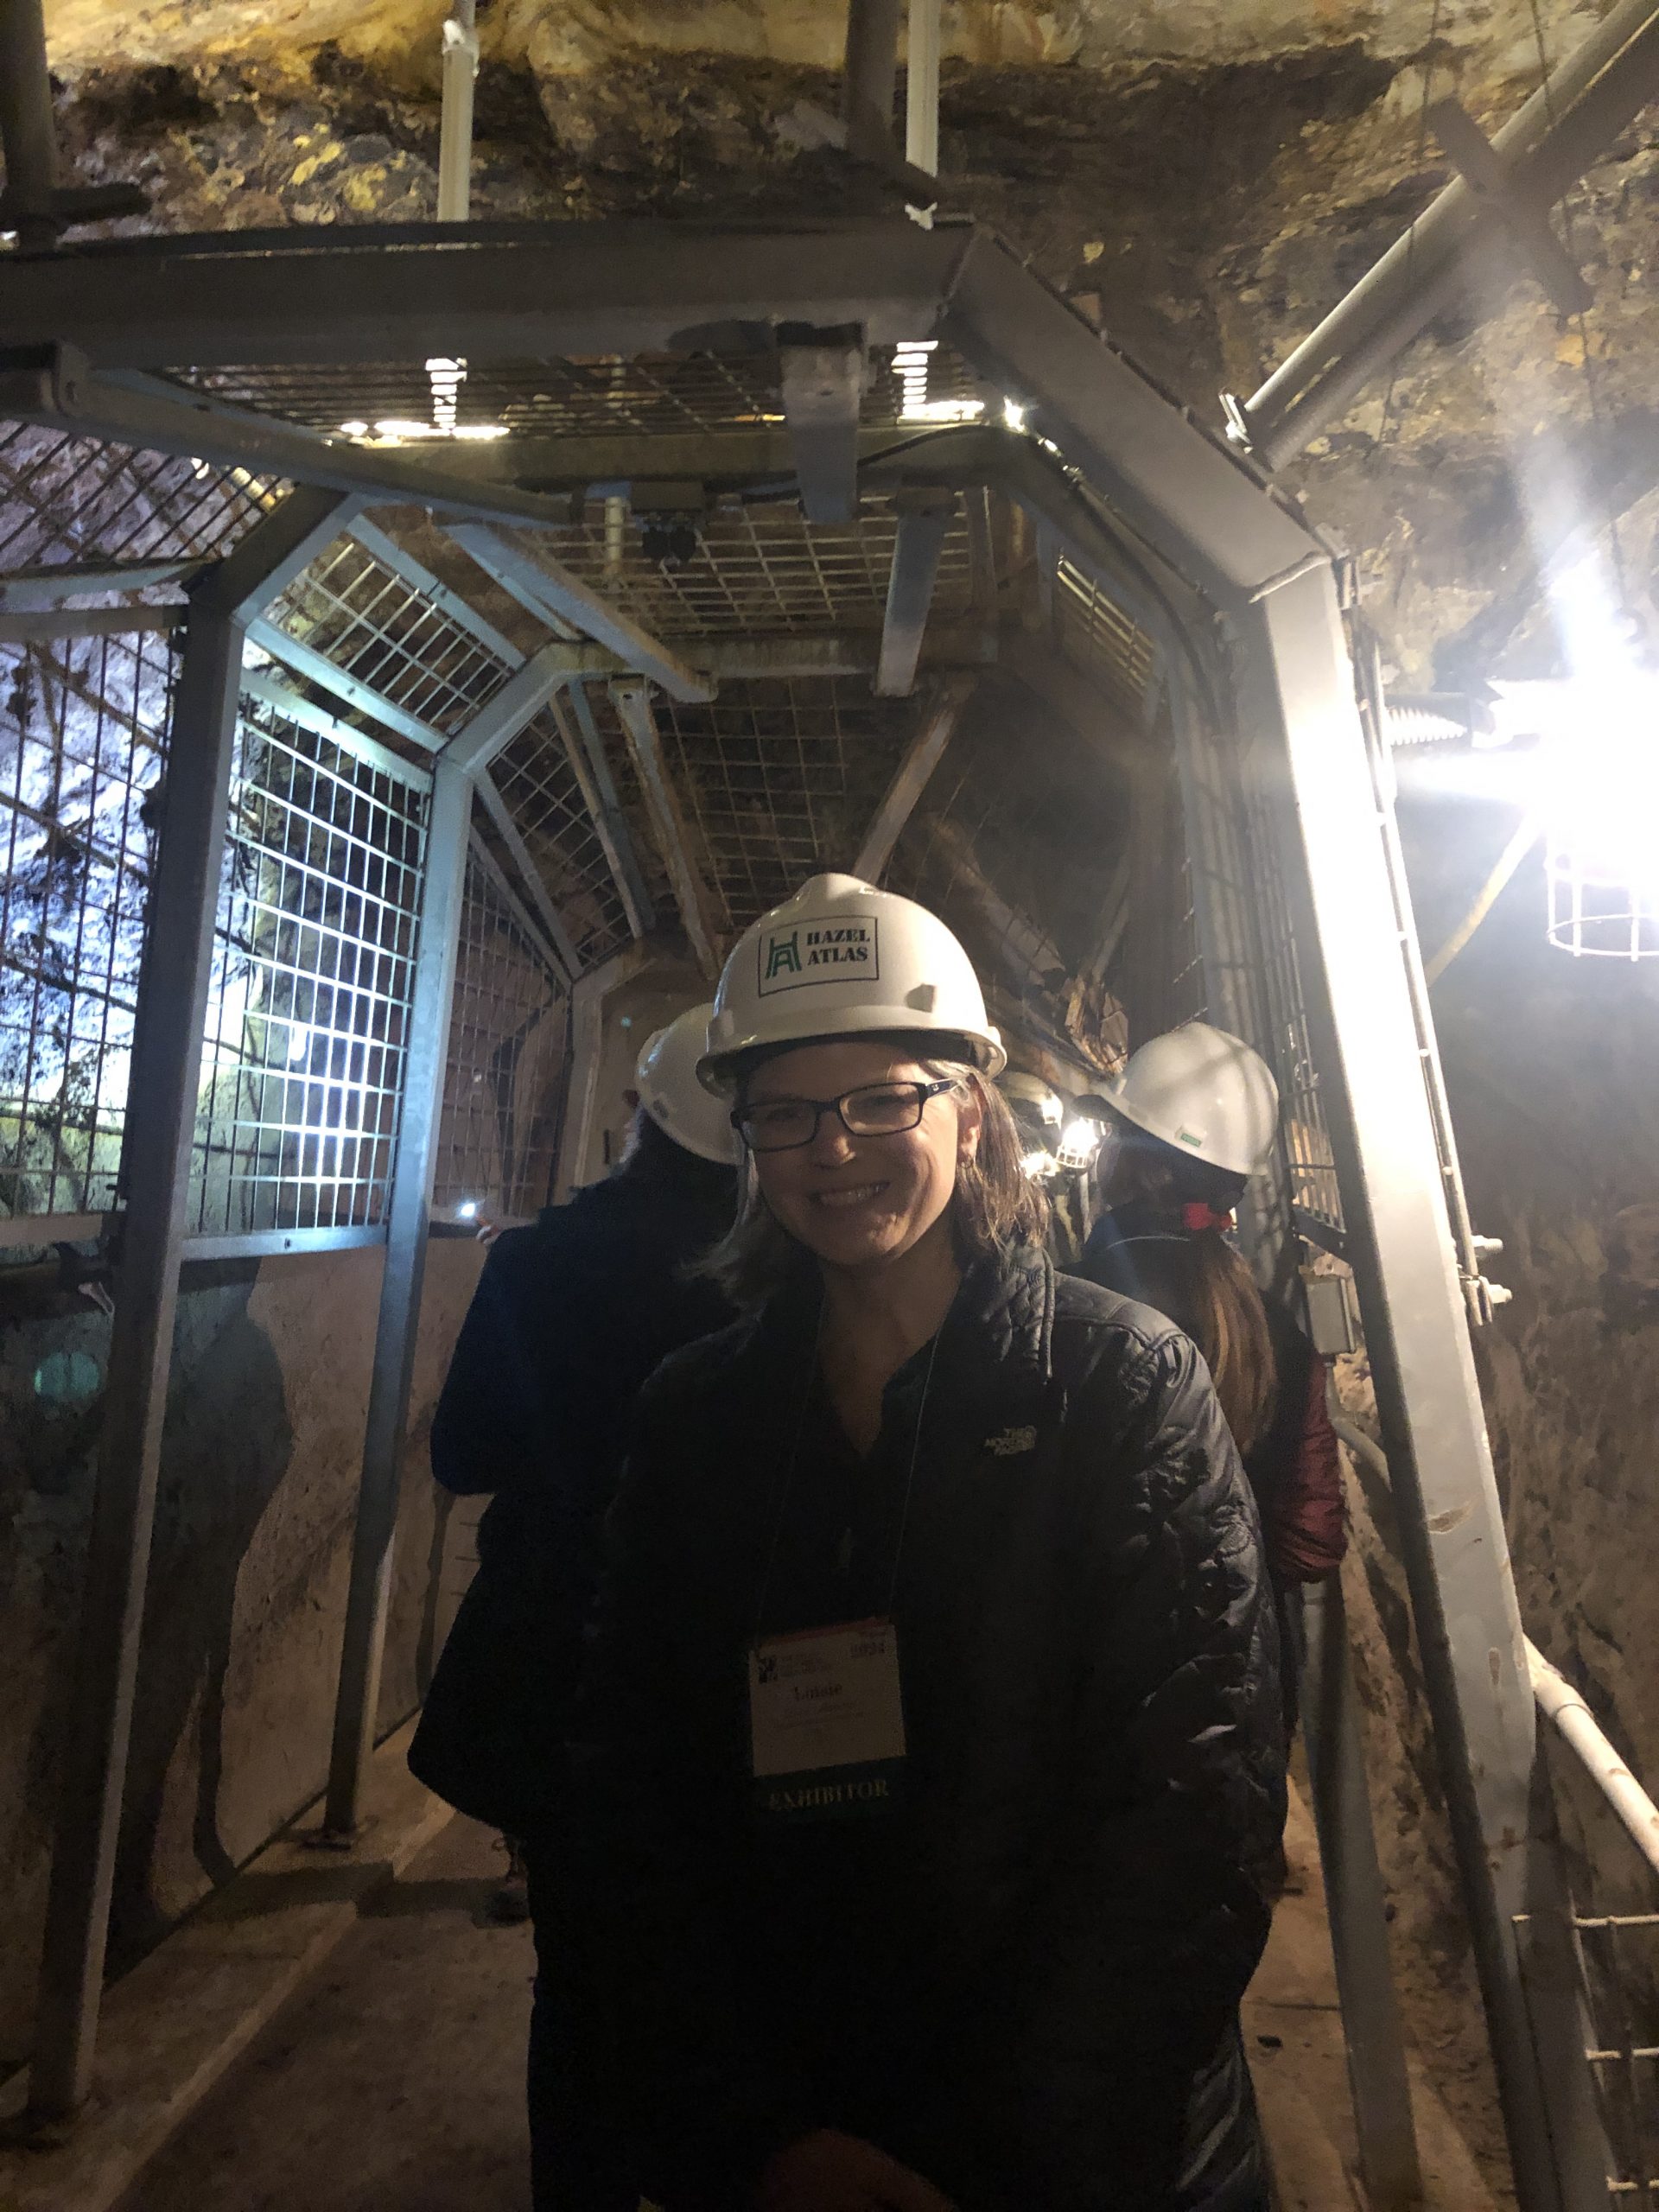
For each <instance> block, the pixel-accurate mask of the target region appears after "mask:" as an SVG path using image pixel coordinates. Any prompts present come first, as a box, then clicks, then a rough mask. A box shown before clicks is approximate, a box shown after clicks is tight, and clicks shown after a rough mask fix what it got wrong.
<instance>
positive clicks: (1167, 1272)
mask: <svg viewBox="0 0 1659 2212" xmlns="http://www.w3.org/2000/svg"><path fill="white" fill-rule="evenodd" d="M1243 1185H1244V1178H1243V1176H1237V1175H1229V1174H1227V1173H1225V1172H1224V1170H1222V1169H1219V1168H1211V1167H1206V1166H1205V1165H1204V1163H1203V1162H1201V1161H1198V1160H1188V1159H1186V1158H1185V1156H1184V1155H1183V1154H1179V1153H1177V1152H1174V1151H1173V1150H1172V1149H1171V1147H1169V1146H1167V1145H1165V1144H1160V1143H1159V1142H1158V1141H1156V1140H1155V1139H1153V1138H1148V1137H1146V1136H1144V1135H1141V1133H1140V1132H1138V1131H1136V1132H1134V1133H1128V1132H1126V1133H1125V1136H1124V1141H1121V1142H1120V1144H1119V1145H1118V1147H1116V1157H1115V1160H1114V1163H1113V1166H1112V1167H1111V1169H1110V1170H1109V1197H1110V1198H1112V1199H1114V1200H1116V1202H1118V1203H1120V1204H1121V1203H1122V1201H1123V1200H1125V1199H1127V1198H1140V1199H1141V1200H1143V1201H1145V1203H1146V1204H1147V1206H1148V1207H1149V1208H1150V1210H1151V1211H1153V1212H1154V1213H1155V1214H1157V1215H1159V1216H1160V1217H1162V1218H1164V1219H1165V1220H1166V1222H1167V1224H1168V1230H1169V1235H1170V1238H1171V1239H1172V1240H1173V1241H1172V1242H1171V1243H1170V1245H1169V1248H1168V1249H1169V1251H1170V1255H1171V1256H1170V1258H1169V1261H1168V1263H1167V1265H1166V1266H1163V1267H1160V1266H1157V1265H1154V1266H1151V1267H1149V1268H1147V1270H1146V1271H1145V1272H1146V1273H1147V1274H1148V1275H1149V1276H1150V1278H1151V1282H1150V1284H1149V1293H1150V1302H1151V1303H1152V1304H1154V1305H1155V1306H1157V1307H1158V1308H1159V1310H1160V1312H1161V1313H1167V1314H1168V1316H1169V1319H1171V1320H1172V1321H1174V1322H1176V1323H1178V1324H1179V1326H1180V1327H1182V1328H1184V1329H1185V1331H1186V1332H1187V1334H1188V1335H1189V1336H1190V1337H1191V1338H1192V1341H1193V1342H1194V1344H1197V1346H1198V1350H1199V1351H1201V1352H1202V1353H1203V1354H1204V1357H1205V1361H1206V1363H1208V1366H1209V1369H1210V1374H1211V1380H1212V1381H1213V1382H1214V1383H1215V1386H1216V1395H1217V1397H1218V1398H1219V1399H1220V1401H1221V1410H1222V1412H1223V1413H1224V1414H1225V1415H1226V1417H1227V1426H1228V1427H1229V1428H1230V1429H1231V1430H1232V1432H1233V1441H1234V1443H1235V1444H1236V1445H1237V1446H1238V1449H1239V1455H1240V1457H1241V1458H1248V1457H1249V1453H1250V1452H1253V1451H1254V1450H1255V1446H1257V1445H1258V1444H1259V1443H1261V1441H1262V1438H1263V1437H1264V1436H1265V1435H1266V1434H1267V1433H1268V1428H1269V1427H1271V1426H1272V1422H1273V1415H1274V1407H1275V1406H1276V1404H1277V1402H1278V1396H1279V1367H1278V1362H1277V1360H1276V1359H1275V1358H1274V1350H1273V1337H1272V1332H1271V1331H1270V1330H1269V1328H1268V1309H1267V1307H1266V1306H1265V1305H1264V1304H1263V1303H1262V1293H1261V1292H1260V1290H1258V1289H1257V1287H1256V1284H1255V1277H1254V1276H1253V1275H1252V1274H1251V1273H1250V1271H1249V1268H1248V1267H1246V1265H1245V1264H1244V1261H1243V1257H1242V1256H1241V1255H1240V1254H1239V1253H1238V1252H1236V1250H1235V1249H1233V1247H1232V1246H1231V1245H1230V1243H1228V1242H1227V1239H1226V1237H1225V1236H1224V1235H1223V1233H1222V1231H1221V1230H1219V1229H1216V1228H1202V1229H1187V1228H1186V1227H1185V1225H1184V1222H1183V1211H1182V1210H1183V1208H1184V1207H1185V1206H1187V1205H1206V1206H1209V1207H1211V1208H1212V1209H1213V1210H1214V1211H1216V1212H1217V1213H1230V1211H1232V1207H1233V1204H1234V1201H1235V1200H1236V1198H1237V1196H1238V1194H1239V1192H1240V1191H1241V1190H1242V1189H1243Z"/></svg>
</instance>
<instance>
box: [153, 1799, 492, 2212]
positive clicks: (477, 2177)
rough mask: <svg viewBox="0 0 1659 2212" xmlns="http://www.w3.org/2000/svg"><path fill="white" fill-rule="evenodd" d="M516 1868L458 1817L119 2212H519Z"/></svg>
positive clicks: (228, 2077)
mask: <svg viewBox="0 0 1659 2212" xmlns="http://www.w3.org/2000/svg"><path fill="white" fill-rule="evenodd" d="M503 1865H504V1861H503V1859H502V1858H501V1854H500V1852H499V1847H497V1845H496V1843H495V1841H494V1839H493V1837H492V1836H491V1835H490V1834H489V1833H488V1831H487V1830H486V1829H484V1828H480V1827H477V1826H476V1825H475V1824H474V1822H472V1821H463V1820H456V1821H453V1822H452V1823H451V1824H450V1826H449V1827H447V1828H446V1829H445V1830H444V1832H443V1834H442V1835H441V1836H440V1837H439V1838H438V1839H437V1840H436V1841H435V1843H432V1844H430V1845H429V1846H428V1847H427V1849H426V1850H425V1851H424V1852H423V1853H421V1855H420V1857H419V1858H418V1859H416V1860H415V1861H414V1863H413V1864H412V1866H410V1869H409V1871H408V1872H406V1873H405V1874H404V1876H403V1877H402V1878H401V1879H400V1880H398V1881H397V1882H395V1883H393V1884H392V1885H391V1886H390V1887H389V1888H388V1889H386V1890H385V1891H384V1892H383V1893H382V1894H381V1895H380V1897H378V1899H377V1900H376V1901H375V1902H374V1903H373V1904H371V1905H370V1906H369V1907H368V1908H367V1910H365V1915H364V1917H363V1919H362V1921H361V1922H360V1923H359V1925H358V1926H357V1927H356V1928H354V1929H353V1931H352V1933H351V1934H350V1936H347V1938H346V1941H345V1942H343V1943H341V1944H340V1947H339V1948H338V1949H337V1950H335V1951H334V1953H333V1955H331V1957H330V1958H329V1960H328V1961H327V1966H326V1967H325V1968H324V1969H323V1971H322V1973H321V1975H320V1976H319V1977H318V1979H317V1980H316V1981H315V1982H314V1983H313V1984H312V1985H311V1986H310V1987H309V1988H308V1989H307V1990H306V1991H305V1992H304V1993H302V1995H300V1996H298V1997H296V1999H294V2001H293V2002H292V2003H291V2004H289V2005H287V2006H285V2007H284V2009H283V2012H281V2013H280V2014H279V2015H278V2016H277V2018H276V2019H275V2020H273V2021H272V2023H271V2024H270V2026H269V2027H268V2028H267V2029H266V2030H265V2031H264V2034H263V2035H261V2036H260V2037H258V2038H257V2040H256V2041H255V2043H254V2044H252V2046H251V2049H250V2050H249V2051H248V2053H247V2055H246V2056H245V2058H243V2059H242V2060H241V2062H240V2063H239V2064H238V2065H237V2066H235V2067H234V2068H232V2071H231V2072H230V2073H229V2075H226V2079H225V2080H224V2081H223V2082H221V2083H220V2084H219V2088H218V2089H217V2090H216V2091H215V2092H214V2093H213V2094H212V2095H211V2096H210V2097H208V2099H207V2101H206V2102H205V2103H204V2104H203V2105H202V2107H201V2108H200V2111H199V2112H198V2113H196V2114H195V2115H194V2118H193V2119H192V2120H189V2121H188V2123H187V2125H186V2126H184V2127H183V2128H182V2129H181V2131H180V2133H178V2134H177V2135H176V2136H175V2138H174V2139H173V2140H172V2142H171V2143H170V2144H169V2145H168V2147H167V2149H166V2150H165V2151H164V2152H162V2155H161V2156H160V2157H159V2158H156V2160H155V2161H154V2162H153V2163H152V2164H151V2166H150V2168H149V2171H148V2173H147V2174H146V2175H145V2176H144V2177H143V2180H142V2181H140V2182H138V2183H136V2184H135V2185H134V2187H133V2188H132V2189H131V2190H130V2191H129V2193H128V2195H127V2196H125V2197H124V2199H123V2200H122V2204H121V2212H393V2208H395V2212H456V2208H457V2207H461V2206H464V2207H466V2208H467V2212H523V2208H524V2206H525V2205H526V2204H527V2203H528V2202H529V2201H530V2178H529V2164H530V2161H529V2152H528V2147H527V2145H526V2143H525V2139H524V2034H525V2027H526V2024H527V2022H528V2020H529V2018H530V1980H531V1972H532V1970H533V1954H532V1951H531V1939H530V1930H529V1929H528V1928H525V1927H517V1928H503V1927H499V1926H497V1925H495V1924H494V1923H493V1922H492V1921H491V1920H490V1918H489V1915H488V1906H489V1899H490V1895H491V1892H492V1891H493V1888H494V1887H495V1883H496V1880H497V1878H498V1877H499V1873H500V1872H501V1870H502V1867H503ZM365 2030H366V2031H367V2032H365Z"/></svg>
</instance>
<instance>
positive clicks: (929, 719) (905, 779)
mask: <svg viewBox="0 0 1659 2212" xmlns="http://www.w3.org/2000/svg"><path fill="white" fill-rule="evenodd" d="M970 688H971V687H970V685H969V683H967V682H965V681H963V680H961V679H958V680H957V681H956V682H954V683H945V684H943V685H942V686H941V687H940V690H939V693H938V696H937V698H935V699H934V701H933V702H932V703H931V706H930V707H929V709H928V710H927V712H926V713H925V715H924V716H923V717H922V721H921V723H920V725H919V727H918V729H917V731H916V734H915V735H914V736H913V737H912V739H911V741H910V743H909V744H908V745H907V746H906V748H905V757H904V759H903V760H901V761H900V762H899V767H898V771H897V772H896V773H895V775H894V777H893V781H892V782H891V783H890V784H889V785H887V794H886V796H885V797H884V798H883V799H882V801H881V804H880V806H878V807H877V808H876V810H875V813H874V816H873V817H872V818H871V822H870V826H869V828H868V829H867V830H866V831H865V833H864V840H863V842H862V843H861V845H860V847H859V849H858V857H857V859H856V860H855V861H854V862H853V874H855V875H856V876H860V877H861V878H862V879H863V880H864V881H865V882H866V883H880V880H881V875H882V871H883V870H884V869H885V868H886V867H887V862H888V861H890V860H891V859H892V857H893V847H894V846H895V845H896V844H897V843H898V842H899V837H900V836H902V834H903V832H904V827H905V824H906V822H908V821H909V819H910V817H911V816H912V814H913V813H914V812H915V810H916V802H917V800H918V799H919V798H920V797H921V795H922V793H923V792H924V791H925V790H926V789H927V784H928V779H929V778H930V777H931V775H932V773H933V771H934V770H935V769H936V768H937V767H938V765H939V762H940V761H941V760H943V759H944V748H945V747H946V746H947V745H949V744H950V740H951V737H952V736H953V734H955V731H956V727H957V721H958V720H959V719H960V718H961V715H962V710H963V707H965V706H966V705H967V703H968V698H969V690H970Z"/></svg>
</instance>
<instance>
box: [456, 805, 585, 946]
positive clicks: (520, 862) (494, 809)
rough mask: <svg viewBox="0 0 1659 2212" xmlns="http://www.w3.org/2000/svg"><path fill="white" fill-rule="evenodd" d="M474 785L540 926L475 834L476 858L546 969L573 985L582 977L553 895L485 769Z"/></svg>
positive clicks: (486, 847)
mask: <svg viewBox="0 0 1659 2212" xmlns="http://www.w3.org/2000/svg"><path fill="white" fill-rule="evenodd" d="M474 788H475V790H476V791H477V793H478V800H479V804H480V806H481V807H482V808H483V809H484V811H485V813H486V814H487V815H488V816H489V817H490V820H491V822H492V823H493V825H494V829H495V832H496V835H497V836H499V838H500V840H501V842H502V843H503V844H504V845H505V847H506V849H507V850H508V852H509V853H511V854H512V864H513V866H514V867H515V868H517V869H518V874H519V878H520V880H521V881H522V882H523V884H524V888H525V890H526V891H528V892H529V893H530V896H531V902H532V904H533V905H534V906H535V908H536V912H537V913H538V914H539V915H540V916H541V920H540V921H539V922H534V921H532V920H531V918H530V916H529V914H528V913H526V912H525V911H524V904H523V902H522V900H521V899H519V898H518V893H516V892H515V891H514V890H513V888H512V885H511V884H510V883H509V882H508V881H507V879H506V877H505V875H503V874H502V873H501V870H500V869H499V868H498V867H497V866H496V862H495V856H494V855H493V853H492V852H491V851H490V849H489V848H488V846H487V845H485V844H483V843H482V842H480V839H479V837H478V836H477V834H476V832H474V838H473V846H474V852H475V854H477V855H481V856H482V858H483V861H485V863H486V865H487V867H488V868H489V869H490V871H491V874H492V879H493V880H494V881H495V886H496V889H497V890H498V891H499V893H501V896H502V897H503V899H505V900H506V901H507V903H508V905H509V906H511V907H512V912H513V918H514V919H515V920H516V921H517V922H518V925H519V927H520V928H521V929H522V930H523V931H524V933H525V935H526V936H527V937H528V938H529V939H530V941H531V944H533V945H534V946H535V947H536V949H537V951H538V952H539V953H540V954H541V956H542V957H543V960H545V962H546V963H547V964H548V966H549V967H550V968H551V969H554V970H555V971H556V973H557V974H558V975H559V976H562V977H563V980H564V982H566V983H567V984H569V983H573V982H575V979H576V977H577V976H580V975H581V973H582V962H581V960H580V959H579V958H578V957H577V954H576V948H575V945H574V944H572V943H571V940H570V932H569V930H568V929H566V927H565V926H564V923H563V919H562V918H561V917H560V914H559V910H558V908H557V907H556V906H555V905H554V904H553V899H552V894H551V893H550V891H549V890H548V887H547V885H546V883H545V882H544V881H543V877H542V872H541V870H540V869H539V868H537V865H536V863H535V861H533V860H532V859H531V856H530V854H529V851H528V849H526V847H525V844H524V839H523V838H522V837H521V836H519V834H518V823H516V822H515V821H514V820H513V818H512V815H511V814H509V813H508V811H507V804H506V801H505V799H504V798H502V796H501V794H500V792H499V791H498V790H497V789H496V786H495V779H494V778H493V776H492V775H491V774H490V772H489V770H488V769H487V768H480V770H479V772H478V774H477V775H476V777H474Z"/></svg>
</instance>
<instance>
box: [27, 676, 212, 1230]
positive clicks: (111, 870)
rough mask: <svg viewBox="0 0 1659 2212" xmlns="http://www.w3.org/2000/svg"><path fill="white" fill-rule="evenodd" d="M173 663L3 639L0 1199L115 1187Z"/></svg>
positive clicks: (33, 1211)
mask: <svg viewBox="0 0 1659 2212" xmlns="http://www.w3.org/2000/svg"><path fill="white" fill-rule="evenodd" d="M174 678H175V659H174V656H173V654H172V652H171V651H170V650H169V647H168V644H167V641H166V640H165V639H162V638H158V637H153V636H144V635H141V634H140V635H130V636H123V637H118V638H103V639H86V640H83V641H76V642H73V643H71V642H66V643H63V644H55V645H29V646H3V647H0V838H3V840H4V853H3V860H0V1215H3V1216H12V1217H19V1216H34V1217H38V1216H53V1215H59V1216H60V1215H73V1214H87V1213H101V1212H105V1211H108V1210H109V1209H110V1208H111V1207H112V1206H113V1205H114V1204H115V1202H116V1196H117V1179H118V1171H119V1166H120V1156H121V1139H122V1131H123V1128H124V1122H125V1116H126V1102H127V1084H128V1079H129V1075H130V1068H131V1058H132V1035H133V1018H134V1014H135V1011H136V1007H137V994H138V975H139V969H140V965H141V963H142V960H143V944H144V928H145V918H146V906H147V901H148V898H149V881H150V870H151V865H152V862H153V859H154V851H155V842H156V829H157V826H158V820H159V810H160V798H161V784H162V773H163V768H164V765H165V760H166V753H167V732H168V717H169V714H170V711H171V706H172V697H173V685H174ZM0 1234H3V1231H0Z"/></svg>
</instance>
